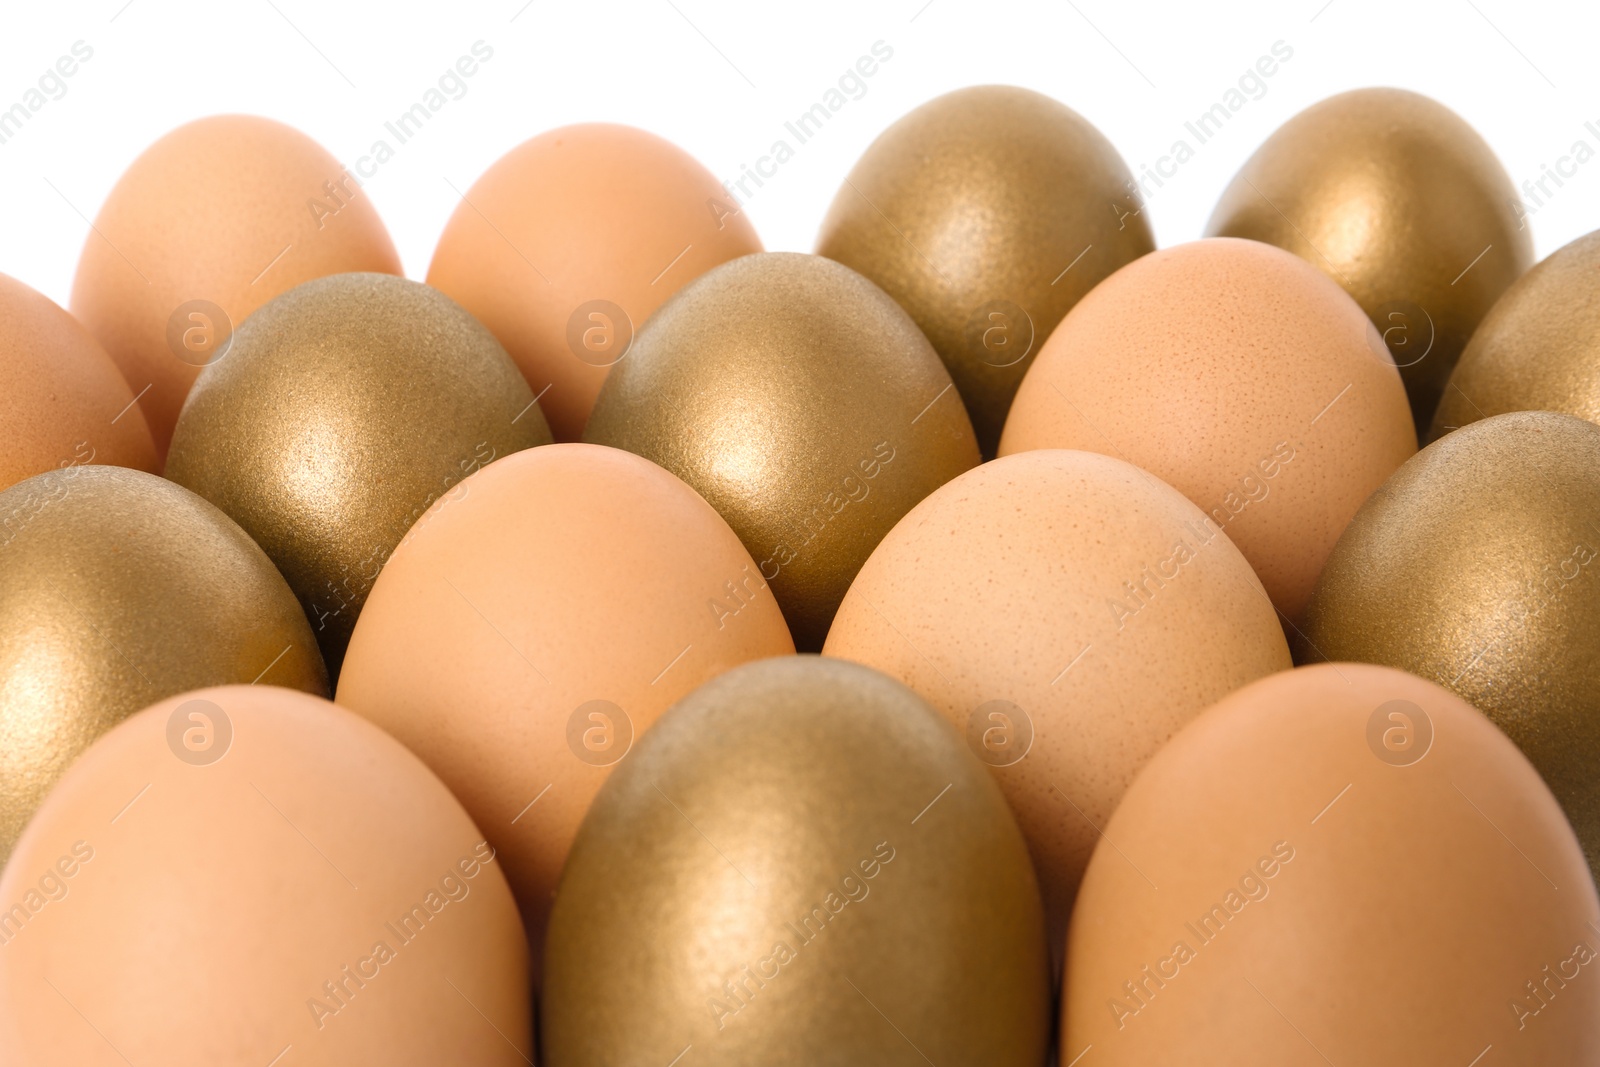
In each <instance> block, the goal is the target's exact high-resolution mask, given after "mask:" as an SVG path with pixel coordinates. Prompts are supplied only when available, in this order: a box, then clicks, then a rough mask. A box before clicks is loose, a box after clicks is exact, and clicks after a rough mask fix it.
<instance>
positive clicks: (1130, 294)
mask: <svg viewBox="0 0 1600 1067" xmlns="http://www.w3.org/2000/svg"><path fill="white" fill-rule="evenodd" d="M1031 448H1084V449H1089V450H1091V451H1095V452H1104V453H1106V454H1108V455H1113V456H1116V457H1118V458H1120V459H1125V460H1127V461H1129V462H1130V463H1134V464H1137V465H1138V466H1140V467H1143V468H1145V469H1146V470H1148V471H1150V472H1151V473H1153V474H1155V475H1156V476H1158V477H1160V478H1162V479H1163V480H1165V481H1167V482H1169V483H1170V484H1171V485H1173V486H1174V487H1175V488H1177V489H1178V490H1179V491H1180V492H1182V493H1183V494H1184V495H1185V496H1187V497H1188V498H1189V499H1190V500H1192V501H1194V502H1195V503H1196V504H1198V505H1200V507H1201V509H1202V510H1204V511H1205V512H1206V514H1208V515H1210V516H1211V517H1212V519H1213V520H1214V521H1215V522H1216V523H1217V525H1218V526H1221V527H1222V528H1223V529H1225V530H1226V531H1227V533H1228V536H1229V537H1230V538H1232V540H1233V542H1234V544H1236V545H1238V546H1239V550H1240V551H1241V552H1243V553H1244V557H1245V559H1247V560H1249V561H1250V565H1251V566H1252V567H1254V568H1255V571H1256V574H1257V575H1259V576H1260V578H1261V584H1262V585H1264V586H1265V587H1266V590H1267V592H1268V593H1269V594H1271V596H1272V602H1273V604H1274V605H1275V606H1276V607H1277V609H1278V610H1279V611H1280V612H1282V613H1283V614H1284V615H1285V616H1286V617H1287V618H1288V619H1289V620H1291V621H1292V620H1294V619H1296V618H1298V616H1299V615H1300V612H1301V611H1302V609H1304V607H1305V603H1306V600H1307V599H1308V598H1309V597H1310V596H1311V588H1312V586H1313V585H1314V584H1315V583H1316V580H1317V574H1318V573H1319V572H1320V571H1321V569H1322V564H1323V562H1324V561H1325V560H1326V559H1327V558H1328V553H1329V552H1331V551H1332V550H1333V545H1334V542H1335V541H1337V540H1338V539H1339V534H1340V532H1342V531H1343V530H1344V528H1345V525H1346V524H1347V523H1348V522H1349V521H1350V518H1351V516H1353V515H1354V514H1355V512H1356V509H1357V508H1359V507H1360V506H1361V503H1362V501H1364V500H1366V498H1367V497H1368V496H1369V495H1370V494H1371V493H1372V491H1373V490H1374V489H1376V488H1378V486H1379V485H1381V484H1383V480H1384V479H1385V478H1387V477H1388V476H1389V475H1390V474H1391V473H1392V472H1393V471H1394V469H1395V468H1396V467H1398V466H1399V465H1400V464H1401V463H1403V462H1404V461H1405V459H1406V457H1408V456H1410V455H1411V454H1412V453H1414V452H1415V451H1416V450H1417V438H1416V431H1415V429H1414V428H1413V425H1412V422H1411V415H1410V409H1409V407H1408V406H1407V401H1406V393H1405V389H1404V387H1403V386H1402V385H1401V383H1400V375H1399V373H1398V372H1397V371H1396V370H1395V366H1394V360H1393V357H1391V356H1390V355H1389V351H1388V349H1387V348H1386V347H1385V346H1384V343H1383V340H1382V338H1380V337H1379V336H1378V332H1377V330H1376V329H1374V328H1373V326H1372V323H1371V322H1369V321H1368V319H1367V317H1366V315H1365V314H1363V313H1362V311H1361V308H1360V307H1359V306H1358V305H1357V304H1356V303H1355V301H1354V300H1352V299H1351V298H1350V297H1349V296H1348V295H1346V294H1345V293H1344V292H1343V291H1342V290H1341V289H1340V288H1339V286H1338V285H1337V284H1336V283H1334V282H1333V281H1332V280H1330V279H1329V278H1328V277H1327V276H1326V275H1324V274H1322V273H1321V272H1320V271H1318V270H1317V269H1316V268H1315V267H1312V266H1311V265H1310V264H1308V263H1306V262H1305V261H1304V260H1302V259H1300V258H1298V257H1296V256H1294V255H1292V254H1290V253H1288V252H1285V251H1283V250H1281V249H1278V248H1275V247H1272V246H1270V245H1265V244H1259V243H1257V242H1254V241H1243V240H1238V239H1234V238H1213V239H1211V240H1205V241H1195V242H1192V243H1190V244H1186V245H1179V246H1177V247H1176V248H1169V249H1164V250H1162V251H1160V252H1155V253H1152V254H1150V255H1148V256H1144V257H1143V258H1141V259H1138V260H1135V261H1134V262H1132V263H1130V264H1128V265H1127V266H1126V267H1123V268H1122V269H1121V270H1119V271H1117V273H1115V274H1113V275H1112V276H1111V277H1110V278H1107V279H1106V280H1105V281H1104V282H1102V283H1101V284H1100V285H1099V286H1097V287H1096V288H1095V289H1094V290H1093V291H1092V292H1091V293H1090V294H1089V295H1088V296H1087V297H1085V298H1084V299H1083V300H1082V301H1080V302H1079V303H1078V304H1077V305H1076V306H1075V307H1074V308H1073V309H1072V310H1071V311H1070V312H1068V314H1067V317H1066V318H1064V319H1063V320H1062V321H1061V325H1060V326H1059V327H1057V328H1056V331H1055V332H1054V333H1052V334H1051V335H1050V339H1049V340H1048V341H1047V342H1045V346H1044V349H1043V351H1041V352H1040V353H1039V359H1038V362H1037V363H1035V364H1034V366H1033V368H1032V369H1030V370H1029V372H1028V376H1027V377H1026V378H1025V379H1024V380H1023V383H1022V387H1021V389H1020V390H1019V391H1018V392H1017V399H1016V402H1015V404H1013V405H1012V409H1011V415H1010V417H1009V418H1008V419H1007V421H1006V429H1005V434H1004V436H1003V437H1002V439H1001V441H1000V454H1001V455H1009V454H1012V453H1015V452H1023V451H1026V450H1028V449H1031Z"/></svg>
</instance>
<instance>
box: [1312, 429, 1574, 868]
mask: <svg viewBox="0 0 1600 1067" xmlns="http://www.w3.org/2000/svg"><path fill="white" fill-rule="evenodd" d="M1597 516H1600V426H1596V425H1595V424H1594V423H1591V422H1586V421H1584V420H1582V419H1577V418H1573V417H1572V416H1570V415H1560V414H1554V413H1551V412H1522V413H1514V414H1507V415H1496V416H1494V417H1493V418H1488V419H1484V420H1482V421H1481V422H1475V423H1473V424H1472V425H1470V426H1466V427H1463V428H1462V429H1460V430H1457V431H1456V432H1454V433H1452V434H1449V435H1448V436H1446V437H1444V438H1443V439H1441V440H1439V441H1436V442H1435V443H1433V444H1431V445H1429V446H1428V447H1427V448H1425V449H1423V450H1422V451H1421V452H1419V453H1417V455H1416V457H1415V458H1414V459H1412V460H1411V461H1410V462H1408V463H1406V464H1405V466H1403V467H1401V468H1400V469H1399V470H1398V471H1396V472H1395V474H1394V477H1392V478H1390V479H1389V481H1388V482H1387V483H1385V484H1384V486H1383V488H1382V489H1380V490H1379V491H1378V492H1377V493H1376V494H1374V495H1373V497H1372V499H1371V500H1370V501H1368V502H1367V504H1366V506H1364V507H1363V508H1362V509H1361V511H1360V513H1359V514H1357V515H1356V517H1355V520H1354V521H1353V522H1351V524H1350V528H1349V529H1348V530H1346V531H1345V535H1344V536H1343V537H1341V538H1340V539H1339V545H1338V547H1337V548H1336V549H1334V552H1333V555H1332V556H1330V557H1329V559H1328V566H1327V569H1326V570H1325V571H1324V572H1323V574H1322V578H1321V580H1320V581H1319V582H1318V583H1317V591H1316V595H1315V596H1314V597H1313V598H1312V601H1311V606H1310V609H1309V610H1308V611H1307V612H1306V623H1305V632H1304V634H1303V635H1300V636H1298V637H1297V638H1296V641H1295V644H1296V648H1295V652H1296V658H1297V659H1299V660H1301V661H1302V662H1306V661H1316V660H1321V659H1334V660H1360V661H1363V662H1367V663H1383V664H1388V665H1389V666H1392V667H1399V668H1402V669H1404V670H1408V671H1410V672H1412V673H1413V674H1417V675H1420V676H1422V677H1424V678H1429V679H1432V680H1433V681H1436V682H1438V683H1439V684H1440V685H1443V686H1445V687H1447V688H1449V689H1452V690H1454V691H1455V692H1456V693H1458V694H1459V695H1460V696H1461V697H1462V698H1463V699H1465V700H1467V701H1470V702H1471V703H1472V704H1473V705H1475V706H1476V707H1478V708H1480V709H1481V710H1482V711H1483V712H1484V713H1485V714H1487V715H1488V716H1489V717H1490V718H1491V719H1493V720H1494V722H1495V724H1496V725H1498V726H1499V727H1500V728H1501V729H1502V730H1504V731H1505V732H1506V733H1507V734H1509V735H1510V736H1511V739H1512V740H1513V741H1515V742H1516V743H1517V745H1518V746H1520V747H1521V749H1522V751H1523V752H1524V753H1525V754H1526V755H1527V757H1528V759H1529V760H1531V761H1532V763H1533V765H1534V766H1535V767H1537V768H1538V769H1539V772H1540V773H1541V774H1543V775H1544V779H1545V781H1546V782H1547V783H1549V786H1550V788H1551V790H1552V791H1554V793H1555V795H1556V799H1557V800H1559V801H1560V802H1561V805H1562V807H1563V808H1564V809H1565V810H1566V813H1567V818H1569V819H1571V820H1572V825H1573V827H1574V828H1575V829H1576V830H1577V833H1578V838H1579V840H1580V841H1582V842H1583V846H1584V849H1585V851H1586V852H1587V853H1588V857H1589V863H1590V866H1591V867H1592V868H1593V870H1594V871H1595V875H1596V877H1597V878H1600V774H1597V773H1596V768H1597V767H1600V656H1597V655H1596V651H1595V650H1596V649H1597V648H1600V526H1597V525H1596V517H1597Z"/></svg>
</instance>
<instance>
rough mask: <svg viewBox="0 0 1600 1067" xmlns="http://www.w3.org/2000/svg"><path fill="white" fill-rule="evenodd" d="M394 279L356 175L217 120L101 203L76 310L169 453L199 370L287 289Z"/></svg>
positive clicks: (81, 267) (256, 122)
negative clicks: (366, 276) (333, 280)
mask: <svg viewBox="0 0 1600 1067" xmlns="http://www.w3.org/2000/svg"><path fill="white" fill-rule="evenodd" d="M345 271H378V272H381V273H385V274H399V273H401V270H400V258H399V256H398V255H396V254H395V250H394V244H393V242H391V241H390V240H389V233H388V231H387V230H385V229H384V226H383V222H382V221H381V220H380V219H379V218H378V213H377V212H376V211H375V210H373V207H372V202H371V201H370V200H369V199H368V198H367V196H366V194H365V193H363V192H362V190H361V187H360V185H358V184H357V182H356V180H355V178H354V177H353V176H352V175H351V174H350V173H349V172H348V171H347V170H346V169H345V168H344V166H343V165H342V164H340V163H339V161H338V160H336V159H335V158H334V157H333V156H332V155H330V154H329V153H328V151H327V150H326V149H324V148H323V147H322V146H321V145H319V144H317V143H316V142H315V141H313V140H311V138H309V137H307V136H306V135H305V134H303V133H301V132H299V131H298V130H295V129H292V128H291V127H288V126H285V125H283V124H282V123H280V122H274V121H272V120H271V119H264V118H258V117H256V116H253V115H213V116H211V117H209V118H204V119H200V120H198V121H196V122H191V123H188V124H187V125H184V126H180V127H178V128H177V129H176V130H173V131H172V132H171V133H169V134H167V135H166V136H164V137H162V138H161V139H160V140H159V141H157V142H156V143H155V144H153V145H151V146H150V147H149V148H147V149H145V151H144V153H143V154H142V155H140V156H139V158H138V159H136V160H134V161H133V163H132V164H131V165H130V166H129V167H128V169H127V171H126V172H125V173H124V174H123V175H122V177H121V178H120V179H118V181H117V184H116V186H115V187H113V188H112V190H111V194H110V195H109V196H108V197H107V198H106V202H105V204H104V205H102V206H101V208H100V212H99V214H98V215H97V216H96V218H95V221H94V227H93V229H92V230H91V231H90V233H89V237H88V240H87V241H86V242H85V243H84V246H83V255H82V256H81V258H80V259H79V260H78V273H77V277H76V278H75V279H74V280H73V283H72V302H71V306H72V313H73V314H74V315H76V316H77V317H78V318H79V319H80V320H82V322H83V324H84V325H85V326H86V327H88V329H89V332H90V333H92V334H94V336H95V337H96V338H97V339H98V340H99V341H100V343H101V344H102V345H104V346H105V348H106V351H107V352H109V353H111V358H112V359H114V360H116V362H117V365H118V366H119V367H121V368H122V373H123V376H124V377H126V378H127V380H128V384H129V386H131V387H132V389H133V391H134V392H135V393H136V394H139V405H140V407H142V408H143V409H144V414H145V418H146V419H147V420H148V421H149V424H150V432H151V434H152V435H153V436H154V438H155V444H156V451H157V453H158V454H159V455H161V456H165V455H166V454H167V444H168V442H169V441H170V440H171V438H172V427H173V424H174V423H176V422H177V420H178V411H179V409H181V408H182V407H183V400H184V397H186V396H187V395H188V393H189V387H190V386H191V385H193V384H194V379H195V376H196V375H198V374H199V373H200V368H201V367H204V366H206V365H207V364H208V363H211V362H214V361H215V360H217V359H221V358H223V357H225V356H226V354H227V351H228V342H229V338H230V337H231V336H232V331H233V329H234V328H235V327H237V326H238V325H239V324H240V323H241V322H243V321H244V318H245V316H246V315H248V314H250V312H252V311H254V310H255V309H256V308H258V307H260V306H261V305H262V304H265V303H266V302H267V301H268V300H271V299H272V298H273V297H275V296H277V295H278V294H279V293H282V292H285V291H286V290H289V289H292V288H294V287H295V286H297V285H299V284H300V283H301V282H305V281H310V280H311V279H312V278H320V277H322V276H323V275H325V274H338V273H341V272H345Z"/></svg>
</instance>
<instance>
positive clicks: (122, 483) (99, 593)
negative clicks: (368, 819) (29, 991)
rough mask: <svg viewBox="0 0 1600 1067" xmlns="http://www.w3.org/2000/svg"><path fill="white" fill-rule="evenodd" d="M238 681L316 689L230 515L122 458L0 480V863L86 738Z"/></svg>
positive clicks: (301, 640)
mask: <svg viewBox="0 0 1600 1067" xmlns="http://www.w3.org/2000/svg"><path fill="white" fill-rule="evenodd" d="M235 682H238V683H253V682H264V683H266V684H268V685H282V686H292V687H294V688H296V689H304V690H306V691H307V692H311V693H316V694H317V695H319V696H321V695H323V694H325V693H327V691H328V675H327V671H326V670H324V668H323V664H322V657H321V655H319V654H318V652H317V643H316V639H315V638H313V637H312V636H311V628H310V626H308V625H307V623H306V618H305V615H303V614H302V613H301V611H300V606H299V605H298V604H297V603H295V599H294V594H293V593H292V592H290V590H289V587H288V585H286V584H285V583H284V580H283V576H282V575H280V574H279V573H278V572H277V571H276V570H275V569H273V566H272V561H271V560H269V559H268V558H267V557H266V555H265V554H264V553H263V552H262V551H261V549H260V548H258V547H257V546H256V543H255V542H254V541H252V540H250V538H249V536H248V535H246V534H245V532H244V531H243V530H241V529H239V527H238V525H236V524H235V523H234V522H233V521H232V520H231V519H229V518H228V517H227V516H226V515H224V514H223V513H222V512H220V511H218V510H217V509H216V508H214V507H212V506H211V505H210V504H208V503H206V502H205V501H204V500H202V499H201V498H200V497H198V496H196V495H194V494H193V493H191V492H189V491H188V490H186V489H184V488H182V487H181V486H177V485H174V484H172V483H171V482H169V481H167V480H166V479H164V478H157V477H156V476H155V475H153V474H145V473H143V472H141V471H133V470H126V469H123V468H121V467H103V466H98V465H96V466H76V467H71V466H69V467H66V468H64V469H62V470H54V471H49V472H47V473H45V474H40V475H36V476H35V477H32V478H29V479H27V480H26V481H23V482H18V483H17V484H16V485H14V486H12V487H11V488H9V489H7V490H5V491H4V492H0V862H4V860H5V856H6V854H7V853H8V852H10V851H11V846H12V845H13V844H15V843H16V840H17V835H18V834H20V833H21V832H22V828H23V827H24V826H25V825H27V822H28V819H29V817H30V816H32V814H33V812H34V809H36V808H37V807H38V806H39V804H40V802H41V801H43V800H44V798H45V796H46V795H47V794H48V793H49V791H50V788H51V786H52V785H53V784H54V783H55V781H56V780H57V779H58V778H60V777H61V774H62V772H63V771H65V770H66V769H67V767H68V766H69V765H70V764H71V763H72V761H73V760H74V759H75V758H77V756H78V754H79V753H80V752H82V751H83V750H84V749H86V748H88V747H89V745H90V743H91V742H93V741H94V739H95V738H97V737H99V736H100V735H101V734H103V733H105V732H106V731H107V730H109V729H111V728H112V727H113V726H115V725H116V724H117V723H119V722H121V721H122V720H123V719H124V718H126V717H127V716H129V715H131V714H132V713H134V712H136V711H138V710H139V709H140V708H143V707H146V706H148V705H149V704H152V703H154V702H155V701H157V700H163V699H165V698H166V697H169V696H171V695H172V694H174V693H182V692H185V691H187V690H190V689H198V688H201V687H202V686H210V685H227V684H230V683H235ZM4 906H7V905H0V907H4ZM0 919H3V913H0ZM0 1062H5V1061H0Z"/></svg>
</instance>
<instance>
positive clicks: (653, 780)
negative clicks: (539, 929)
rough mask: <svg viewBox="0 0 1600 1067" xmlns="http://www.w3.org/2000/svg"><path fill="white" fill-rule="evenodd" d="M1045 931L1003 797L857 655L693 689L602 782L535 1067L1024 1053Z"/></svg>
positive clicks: (556, 954)
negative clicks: (541, 1065)
mask: <svg viewBox="0 0 1600 1067" xmlns="http://www.w3.org/2000/svg"><path fill="white" fill-rule="evenodd" d="M1047 966H1048V965H1047V963H1046V953H1045V939H1044V924H1043V917H1042V914H1041V910H1040V904H1039V892H1038V887H1037V884H1036V882H1035V881H1034V875H1033V868H1032V867H1031V866H1030V864H1029V862H1028V854H1027V846H1026V845H1025V844H1024V843H1023V840H1022V834H1021V832H1020V831H1019V830H1018V829H1017V824H1016V822H1015V821H1014V820H1013V819H1012V817H1011V813H1010V811H1008V810H1007V808H1006V802H1005V799H1004V798H1003V797H1002V796H1001V795H1000V790H999V788H998V787H997V786H996V785H995V783H994V781H993V779H992V778H990V776H989V774H988V771H987V770H986V769H985V768H984V766H983V764H982V763H980V762H978V760H977V758H976V757H975V756H973V755H972V754H971V753H970V752H968V751H967V750H966V747H965V746H964V745H963V744H962V742H961V739H960V738H959V737H958V736H957V734H956V733H955V731H954V730H952V729H951V728H950V726H949V725H948V724H946V723H945V722H944V721H942V719H941V718H940V717H939V715H938V713H937V712H935V711H934V710H933V709H932V708H930V707H929V706H928V705H927V704H925V703H923V701H922V700H921V699H920V698H919V697H917V696H916V695H915V694H914V693H912V692H911V691H910V690H909V689H907V688H905V687H904V686H902V685H901V684H900V683H898V682H895V681H893V680H891V679H889V678H887V677H885V676H883V675H881V674H879V673H877V672H876V671H873V670H869V669H868V668H866V667H860V666H857V665H855V664H852V663H843V662H840V661H837V660H824V659H818V658H816V657H812V656H798V657H796V656H787V657H782V658H777V659H769V660H764V661H761V662H759V663H752V664H747V665H745V666H743V667H738V668H735V669H734V670H732V671H730V672H728V673H727V674H724V675H722V676H721V677H720V678H717V679H714V680H713V681H711V682H708V683H706V684H705V685H703V686H701V687H700V688H699V689H697V690H696V691H695V692H693V693H691V694H690V695H689V696H687V697H685V698H684V699H683V700H682V701H681V702H679V703H678V704H677V705H676V706H674V707H673V708H672V709H671V710H669V711H668V712H667V713H666V715H664V716H663V717H662V718H661V719H660V720H659V721H658V722H657V723H656V725H655V726H653V727H652V728H651V729H650V731H649V732H647V733H646V734H645V735H644V736H643V737H642V738H640V740H639V744H638V746H637V747H636V748H635V750H634V751H633V753H632V754H631V755H630V756H629V757H628V758H627V759H626V760H625V761H624V762H623V763H621V764H620V765H619V766H618V767H617V769H616V771H615V772H614V773H613V774H612V776H611V778H610V779H609V780H608V781H607V782H606V784H605V786H604V787H602V789H601V791H600V794H599V796H598V797H597V798H596V800H595V804H594V806H593V807H592V808H591V809H590V811H589V814H588V816H587V818H586V819H585V820H584V823H583V826H582V828H581V829H580V830H579V832H578V838H577V840H576V842H575V843H574V845H573V848H572V853H571V855H570V857H569V859H568V860H567V866H566V870H565V871H564V872H563V874H562V879H561V886H560V888H559V889H558V890H557V893H556V902H555V907H554V910H553V911H552V913H551V919H550V933H549V939H548V941H547V942H546V948H545V994H544V1000H543V1004H542V1012H541V1025H542V1027H543V1037H544V1052H545V1060H544V1062H545V1063H547V1064H549V1065H550V1067H571V1065H575V1064H582V1065H584V1067H601V1065H606V1067H610V1065H616V1067H621V1065H624V1064H640V1063H659V1064H662V1065H666V1064H669V1063H672V1062H673V1061H674V1059H675V1058H677V1059H681V1060H683V1061H685V1062H689V1057H692V1062H694V1063H696V1064H703V1065H708V1067H710V1065H719V1064H725V1065H730V1067H731V1065H739V1067H744V1065H748V1064H756V1063H759V1064H769V1065H772V1067H779V1065H787V1064H792V1065H796V1067H799V1065H805V1067H811V1065H814V1064H822V1063H827V1064H833V1063H840V1064H843V1063H850V1064H855V1063H862V1064H866V1063H870V1064H885V1065H890V1064H893V1065H905V1067H925V1065H926V1064H928V1063H938V1064H978V1063H981V1064H985V1065H990V1067H1010V1065H1016V1067H1023V1065H1027V1067H1037V1065H1038V1064H1040V1063H1041V1062H1043V1059H1044V1054H1045V1047H1046V1045H1047V1043H1048V1036H1049V1031H1050V1004H1049V999H1050V989H1049V975H1048V972H1047Z"/></svg>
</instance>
